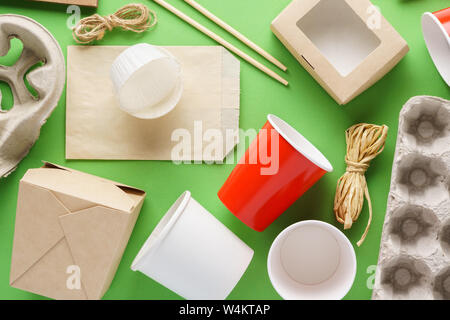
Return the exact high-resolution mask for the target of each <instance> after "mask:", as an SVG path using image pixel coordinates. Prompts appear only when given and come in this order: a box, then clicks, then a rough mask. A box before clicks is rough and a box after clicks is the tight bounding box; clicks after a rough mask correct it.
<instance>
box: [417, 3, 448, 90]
mask: <svg viewBox="0 0 450 320" xmlns="http://www.w3.org/2000/svg"><path fill="white" fill-rule="evenodd" d="M422 30H423V37H424V39H425V43H426V45H427V48H428V52H429V53H430V56H431V58H432V59H433V62H434V64H435V65H436V68H437V69H438V71H439V73H440V74H441V76H442V78H443V79H444V81H445V82H446V83H447V85H448V86H450V7H449V8H447V9H443V10H440V11H436V12H433V13H430V12H425V13H424V14H423V16H422Z"/></svg>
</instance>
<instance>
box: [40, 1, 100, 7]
mask: <svg viewBox="0 0 450 320" xmlns="http://www.w3.org/2000/svg"><path fill="white" fill-rule="evenodd" d="M31 1H39V2H54V3H62V4H75V5H79V6H86V7H98V0H31Z"/></svg>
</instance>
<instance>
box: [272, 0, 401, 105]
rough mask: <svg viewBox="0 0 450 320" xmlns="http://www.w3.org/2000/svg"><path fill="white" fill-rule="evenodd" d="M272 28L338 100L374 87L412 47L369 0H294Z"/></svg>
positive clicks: (342, 101) (341, 102)
mask: <svg viewBox="0 0 450 320" xmlns="http://www.w3.org/2000/svg"><path fill="white" fill-rule="evenodd" d="M271 29H272V31H273V32H274V34H275V35H276V36H277V37H278V38H279V39H280V41H281V42H282V43H283V44H284V45H285V46H286V48H287V49H288V50H289V51H290V52H291V53H292V54H293V55H294V56H295V58H296V59H297V60H298V61H299V62H300V64H301V65H302V66H303V67H304V68H305V69H306V70H307V71H308V72H309V73H310V74H311V75H312V76H313V77H314V79H316V81H317V82H319V83H320V85H321V86H322V87H323V88H324V89H325V90H326V91H327V92H328V93H329V94H330V95H331V96H332V97H333V99H335V100H336V102H338V103H339V104H346V103H348V102H349V101H350V100H352V99H353V98H355V97H356V96H357V95H359V94H360V93H362V92H363V91H364V90H366V89H367V88H369V87H370V86H372V85H373V84H374V83H375V82H377V81H378V80H379V79H381V78H382V77H383V76H384V75H385V74H386V73H387V72H389V71H390V70H391V69H392V68H393V67H394V66H395V65H396V64H397V63H398V62H399V61H400V60H401V59H402V58H403V57H404V56H405V54H406V53H407V52H408V51H409V47H408V45H407V43H406V41H405V40H404V39H403V38H402V37H401V36H400V35H399V34H398V33H397V31H396V30H395V29H394V28H393V27H392V26H391V25H390V24H389V22H388V21H387V20H386V19H385V18H384V17H383V16H382V15H381V13H380V12H379V10H378V9H377V8H376V7H375V6H373V4H372V3H371V2H370V1H369V0H294V1H292V2H291V3H290V4H289V6H288V7H286V9H284V11H283V12H281V14H280V15H279V16H278V17H277V18H276V19H275V20H274V21H273V22H272V24H271Z"/></svg>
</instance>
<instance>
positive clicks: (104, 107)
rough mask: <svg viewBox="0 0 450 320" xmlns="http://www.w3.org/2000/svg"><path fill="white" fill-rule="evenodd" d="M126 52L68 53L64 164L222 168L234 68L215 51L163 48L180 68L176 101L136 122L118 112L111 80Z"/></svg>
mask: <svg viewBox="0 0 450 320" xmlns="http://www.w3.org/2000/svg"><path fill="white" fill-rule="evenodd" d="M126 48H127V47H124V46H69V47H68V57H67V61H68V62H67V64H68V68H67V69H68V75H67V77H68V79H67V103H66V105H67V107H66V108H67V111H66V158H68V159H110V160H111V159H118V160H174V161H181V160H183V161H202V160H203V161H222V160H223V159H224V158H225V156H226V155H227V154H228V153H229V152H230V151H231V150H233V148H234V146H235V145H236V144H237V143H238V130H239V96H240V79H239V75H240V63H239V61H238V60H237V59H236V58H235V57H234V56H233V55H232V54H230V53H229V52H228V51H227V50H226V49H224V48H223V47H221V46H199V47H185V46H180V47H164V48H165V49H167V50H168V51H170V52H171V53H172V54H173V55H174V56H175V57H176V58H177V59H178V60H179V62H180V63H181V65H182V70H183V87H184V90H183V94H182V97H181V100H180V102H179V103H178V105H177V106H176V107H175V109H174V110H172V111H171V112H170V113H168V114H167V115H165V116H164V117H161V118H158V119H152V120H143V119H138V118H134V117H132V116H131V115H129V114H128V113H126V112H124V111H122V110H120V109H119V105H118V99H117V97H116V96H115V93H114V91H113V84H112V82H111V80H110V67H111V65H112V63H113V61H114V60H115V58H116V57H117V56H118V55H119V54H120V53H121V52H122V51H123V50H125V49H126ZM186 145H188V147H189V148H187V147H185V146H186Z"/></svg>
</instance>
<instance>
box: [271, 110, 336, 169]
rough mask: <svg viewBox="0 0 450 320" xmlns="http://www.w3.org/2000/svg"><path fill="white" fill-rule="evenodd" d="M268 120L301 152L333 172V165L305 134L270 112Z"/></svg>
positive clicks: (313, 161)
mask: <svg viewBox="0 0 450 320" xmlns="http://www.w3.org/2000/svg"><path fill="white" fill-rule="evenodd" d="M267 120H268V121H269V123H270V124H271V125H272V127H274V128H275V130H276V131H277V132H278V133H279V134H280V135H281V136H282V137H283V138H284V139H285V140H286V141H287V142H288V143H289V144H290V145H291V146H292V147H293V148H294V149H295V150H297V151H298V152H299V153H301V154H302V155H303V156H304V157H305V158H307V159H308V160H309V161H311V162H312V163H314V164H315V165H316V166H318V167H320V168H321V169H323V170H325V171H327V172H332V171H333V166H332V165H331V163H330V162H329V161H328V159H327V158H326V157H325V156H324V155H323V154H322V153H321V152H320V151H319V150H318V149H317V148H316V147H315V146H314V145H313V144H312V143H311V142H309V141H308V139H306V138H305V137H304V136H302V135H301V134H300V132H298V131H297V130H295V129H294V128H293V127H291V126H290V125H289V124H288V123H287V122H286V121H284V120H282V119H280V118H279V117H277V116H275V115H273V114H269V115H267Z"/></svg>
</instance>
